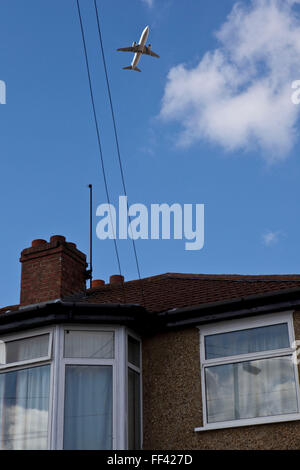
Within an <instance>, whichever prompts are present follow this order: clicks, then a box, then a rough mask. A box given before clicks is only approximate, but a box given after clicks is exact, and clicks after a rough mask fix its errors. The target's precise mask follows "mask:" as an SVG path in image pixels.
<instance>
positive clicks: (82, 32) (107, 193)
mask: <svg viewBox="0 0 300 470" xmlns="http://www.w3.org/2000/svg"><path fill="white" fill-rule="evenodd" d="M76 1H77V10H78V16H79V22H80V29H81V36H82V43H83V49H84V56H85V63H86V69H87V74H88V81H89V89H90V95H91V102H92V108H93V116H94V121H95V126H96V133H97V141H98V147H99V154H100V161H101V168H102V174H103V180H104V186H105V192H106V199H107V203H108V204H109V207H110V196H109V190H108V183H107V177H106V172H105V165H104V158H103V152H102V145H101V138H100V129H99V123H98V118H97V113H96V106H95V99H94V92H93V86H92V79H91V72H90V66H89V59H88V54H87V47H86V40H85V34H84V28H83V22H82V15H81V10H80V4H79V0H76ZM110 218H111V225H112V228H113V231H115V227H114V223H113V220H112V217H111V211H110ZM114 246H115V253H116V258H117V263H118V269H119V274H120V275H121V276H122V270H121V263H120V256H119V251H118V245H117V240H116V236H115V234H114ZM123 292H124V302H125V303H126V298H125V290H124V289H123Z"/></svg>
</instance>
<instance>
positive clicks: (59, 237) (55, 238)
mask: <svg viewBox="0 0 300 470" xmlns="http://www.w3.org/2000/svg"><path fill="white" fill-rule="evenodd" d="M65 241H66V237H63V236H62V235H53V236H52V237H51V238H50V243H54V242H62V243H64V242H65Z"/></svg>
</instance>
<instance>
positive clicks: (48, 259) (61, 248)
mask: <svg viewBox="0 0 300 470" xmlns="http://www.w3.org/2000/svg"><path fill="white" fill-rule="evenodd" d="M20 262H21V263H22V274H21V300H20V304H21V305H32V304H36V303H39V302H46V301H48V300H54V299H61V298H63V297H66V296H69V295H72V294H76V293H79V292H83V291H85V289H86V278H87V271H86V268H87V263H86V256H85V255H84V254H83V253H82V252H81V251H79V250H78V249H77V248H76V245H75V244H74V243H68V242H66V239H65V237H62V236H60V235H54V236H53V237H51V238H50V242H47V241H45V240H34V241H33V242H32V245H31V248H27V249H25V250H23V251H22V253H21V258H20Z"/></svg>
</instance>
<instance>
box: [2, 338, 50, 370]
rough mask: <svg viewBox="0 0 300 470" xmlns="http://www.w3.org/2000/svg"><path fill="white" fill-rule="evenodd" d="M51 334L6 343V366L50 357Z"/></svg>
mask: <svg viewBox="0 0 300 470" xmlns="http://www.w3.org/2000/svg"><path fill="white" fill-rule="evenodd" d="M48 346H49V334H46V335H39V336H32V337H30V338H23V339H18V340H16V341H8V342H7V343H5V348H6V362H5V363H6V364H11V363H12V362H18V361H26V360H30V359H36V358H38V357H46V356H48Z"/></svg>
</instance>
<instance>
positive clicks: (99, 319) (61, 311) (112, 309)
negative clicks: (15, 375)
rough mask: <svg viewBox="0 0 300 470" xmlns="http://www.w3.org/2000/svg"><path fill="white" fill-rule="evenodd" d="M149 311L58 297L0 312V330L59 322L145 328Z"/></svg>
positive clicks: (123, 305) (27, 327)
mask: <svg viewBox="0 0 300 470" xmlns="http://www.w3.org/2000/svg"><path fill="white" fill-rule="evenodd" d="M147 318H148V312H147V311H146V310H145V308H144V307H141V306H140V305H136V304H89V303H76V302H64V301H63V300H59V299H58V300H54V301H52V302H43V303H41V304H35V305H31V306H26V307H21V308H20V309H19V310H13V311H7V312H5V313H1V315H0V333H10V332H14V331H20V330H24V329H29V328H37V327H40V326H45V325H50V324H54V323H55V324H58V323H85V324H91V323H94V324H97V323H99V324H101V323H106V324H107V323H108V324H114V325H115V324H119V325H120V324H121V325H128V326H129V325H130V326H134V327H135V329H137V330H138V331H142V330H143V329H144V328H145V327H147V325H148V320H147Z"/></svg>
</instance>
